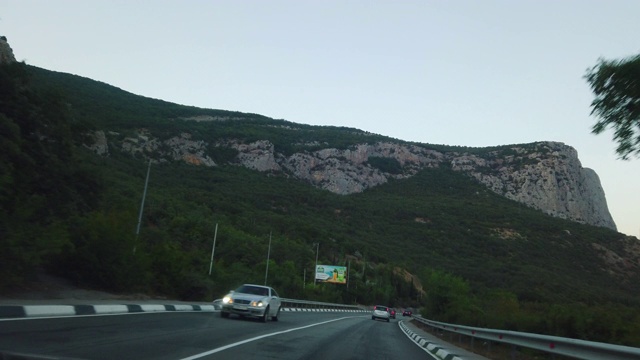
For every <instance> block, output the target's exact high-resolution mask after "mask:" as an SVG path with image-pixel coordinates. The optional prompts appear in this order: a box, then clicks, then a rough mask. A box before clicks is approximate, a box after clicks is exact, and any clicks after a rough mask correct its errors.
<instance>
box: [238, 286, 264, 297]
mask: <svg viewBox="0 0 640 360" xmlns="http://www.w3.org/2000/svg"><path fill="white" fill-rule="evenodd" d="M236 292H238V293H242V294H251V295H260V296H268V295H269V289H267V288H263V287H259V286H250V285H242V286H240V287H239V288H237V289H236Z"/></svg>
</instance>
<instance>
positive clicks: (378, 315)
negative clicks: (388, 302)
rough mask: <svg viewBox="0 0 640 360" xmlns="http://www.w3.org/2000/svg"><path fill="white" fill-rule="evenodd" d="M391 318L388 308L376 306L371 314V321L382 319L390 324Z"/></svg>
mask: <svg viewBox="0 0 640 360" xmlns="http://www.w3.org/2000/svg"><path fill="white" fill-rule="evenodd" d="M390 317H391V314H389V307H388V306H382V305H376V306H374V307H373V312H372V313H371V320H375V319H382V320H387V322H389V318H390Z"/></svg>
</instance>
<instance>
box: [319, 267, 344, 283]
mask: <svg viewBox="0 0 640 360" xmlns="http://www.w3.org/2000/svg"><path fill="white" fill-rule="evenodd" d="M316 280H317V281H319V282H326V283H334V284H346V283H347V267H346V266H335V265H317V266H316Z"/></svg>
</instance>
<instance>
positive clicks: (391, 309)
mask: <svg viewBox="0 0 640 360" xmlns="http://www.w3.org/2000/svg"><path fill="white" fill-rule="evenodd" d="M389 317H390V318H392V319H395V318H396V309H393V308H389Z"/></svg>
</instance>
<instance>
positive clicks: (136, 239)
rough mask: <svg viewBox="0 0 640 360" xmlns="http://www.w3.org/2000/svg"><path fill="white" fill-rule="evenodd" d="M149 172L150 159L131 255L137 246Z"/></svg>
mask: <svg viewBox="0 0 640 360" xmlns="http://www.w3.org/2000/svg"><path fill="white" fill-rule="evenodd" d="M150 172H151V159H149V166H148V167H147V179H146V180H145V181H144V191H143V192H142V203H141V204H140V214H138V226H137V227H136V238H135V239H134V240H133V254H134V255H135V253H136V248H137V246H138V235H139V234H140V223H142V210H144V199H145V198H146V197H147V185H148V184H149V173H150Z"/></svg>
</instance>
